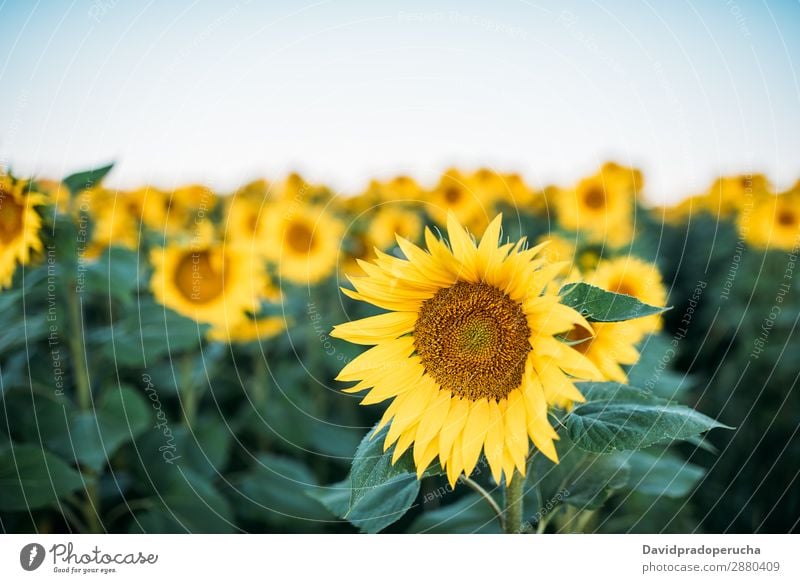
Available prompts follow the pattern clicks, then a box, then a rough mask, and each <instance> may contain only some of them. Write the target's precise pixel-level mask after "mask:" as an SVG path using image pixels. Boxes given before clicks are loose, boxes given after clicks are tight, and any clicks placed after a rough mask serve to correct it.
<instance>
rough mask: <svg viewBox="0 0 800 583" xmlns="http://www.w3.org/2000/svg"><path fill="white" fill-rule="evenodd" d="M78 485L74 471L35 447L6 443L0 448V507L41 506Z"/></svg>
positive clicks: (79, 477)
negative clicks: (0, 449) (6, 444)
mask: <svg viewBox="0 0 800 583" xmlns="http://www.w3.org/2000/svg"><path fill="white" fill-rule="evenodd" d="M82 487H83V482H82V481H81V476H80V474H79V473H78V472H76V471H75V470H74V469H73V468H71V467H70V466H68V465H67V464H66V463H64V462H63V461H62V460H61V459H59V458H58V457H56V456H55V455H53V454H51V453H49V452H47V451H45V450H43V449H41V448H39V447H36V446H34V445H9V446H7V447H6V448H5V449H4V450H3V451H0V510H3V511H15V510H28V509H35V508H41V507H43V506H47V505H48V504H50V503H52V502H55V501H56V500H57V499H59V498H61V497H62V496H66V495H67V494H70V493H72V492H74V491H76V490H78V489H80V488H82Z"/></svg>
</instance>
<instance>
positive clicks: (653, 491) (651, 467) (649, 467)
mask: <svg viewBox="0 0 800 583" xmlns="http://www.w3.org/2000/svg"><path fill="white" fill-rule="evenodd" d="M627 461H628V465H629V466H630V479H629V481H628V486H629V488H631V489H632V490H635V491H636V492H640V493H642V494H647V495H649V496H666V497H668V498H682V497H683V496H686V495H687V494H689V492H691V491H692V489H693V488H694V487H695V486H696V485H697V483H698V482H699V481H700V479H701V478H702V477H703V476H704V475H705V470H704V469H703V468H701V467H700V466H696V465H694V464H690V463H689V462H687V461H685V460H683V459H681V458H680V457H679V456H677V455H675V454H674V453H671V452H668V451H664V452H659V453H656V454H653V453H649V452H645V451H634V452H631V453H630V454H629V455H628V456H627Z"/></svg>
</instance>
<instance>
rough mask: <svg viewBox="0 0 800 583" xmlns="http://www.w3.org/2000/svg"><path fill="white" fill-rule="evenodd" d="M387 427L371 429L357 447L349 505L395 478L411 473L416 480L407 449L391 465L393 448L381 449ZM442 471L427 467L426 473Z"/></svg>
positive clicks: (351, 475)
mask: <svg viewBox="0 0 800 583" xmlns="http://www.w3.org/2000/svg"><path fill="white" fill-rule="evenodd" d="M388 431H389V428H388V426H386V427H384V428H383V429H381V430H380V431H379V432H378V433H375V430H374V428H373V429H372V430H370V431H369V432H368V433H367V434H366V435H365V436H364V438H363V439H362V440H361V443H360V444H359V446H358V449H356V454H355V456H354V457H353V465H352V468H351V470H350V477H351V479H352V492H351V494H350V507H351V508H352V507H354V506H355V505H356V504H357V503H358V501H359V499H360V498H361V497H363V496H366V495H368V494H369V493H370V492H371V491H372V490H374V489H376V488H381V487H382V486H384V485H386V484H390V483H392V482H393V481H396V480H398V479H404V478H407V477H408V476H412V477H413V478H414V479H416V476H417V473H416V472H417V470H416V467H415V466H414V460H413V458H412V456H411V455H410V451H407V452H406V453H405V454H403V455H402V456H400V459H399V460H397V463H395V464H392V455H393V454H394V448H393V447H391V448H389V449H388V450H387V451H386V452H384V451H383V442H384V440H385V439H386V434H387V433H388ZM440 473H441V470H440V469H438V467H434V468H429V469H428V470H427V471H426V472H425V475H426V476H431V475H438V474H440Z"/></svg>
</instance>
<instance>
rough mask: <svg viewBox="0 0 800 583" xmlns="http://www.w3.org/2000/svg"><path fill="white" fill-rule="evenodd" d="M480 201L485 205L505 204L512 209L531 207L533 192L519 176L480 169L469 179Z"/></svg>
mask: <svg viewBox="0 0 800 583" xmlns="http://www.w3.org/2000/svg"><path fill="white" fill-rule="evenodd" d="M469 184H470V185H471V187H472V188H473V189H474V191H475V193H476V196H477V198H478V200H480V201H482V202H483V203H484V204H485V205H491V204H497V203H500V202H503V203H505V204H507V205H509V206H511V207H512V208H518V207H526V206H529V205H530V204H531V203H532V201H533V196H534V195H533V191H532V190H531V189H530V188H529V187H528V185H527V184H525V180H524V179H523V178H522V176H520V175H519V174H513V173H512V174H504V173H501V172H496V171H494V170H492V169H490V168H479V169H478V170H476V171H475V172H474V173H473V174H472V175H471V176H470V178H469Z"/></svg>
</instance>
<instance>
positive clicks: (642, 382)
mask: <svg viewBox="0 0 800 583" xmlns="http://www.w3.org/2000/svg"><path fill="white" fill-rule="evenodd" d="M672 342H673V340H672V339H669V338H667V337H666V336H664V335H652V336H649V337H648V338H647V339H646V340H645V341H644V342H643V343H642V346H641V348H640V349H639V360H638V361H637V362H636V364H634V365H633V366H632V367H631V368H630V369H629V370H628V382H629V383H630V384H631V385H633V386H636V387H643V388H644V389H647V390H648V391H652V392H653V393H654V394H656V395H659V396H662V397H664V398H667V399H675V398H677V397H679V396H681V395H683V394H685V393H686V392H687V391H688V390H689V389H690V388H691V387H692V386H693V385H694V383H695V380H694V378H693V377H691V376H689V375H687V374H683V373H677V372H675V371H674V370H671V369H670V368H669V366H670V365H674V361H675V359H676V357H677V355H676V352H675V350H676V349H675V347H674V346H672Z"/></svg>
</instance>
